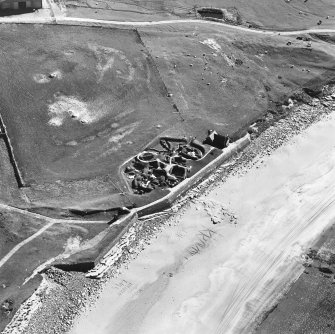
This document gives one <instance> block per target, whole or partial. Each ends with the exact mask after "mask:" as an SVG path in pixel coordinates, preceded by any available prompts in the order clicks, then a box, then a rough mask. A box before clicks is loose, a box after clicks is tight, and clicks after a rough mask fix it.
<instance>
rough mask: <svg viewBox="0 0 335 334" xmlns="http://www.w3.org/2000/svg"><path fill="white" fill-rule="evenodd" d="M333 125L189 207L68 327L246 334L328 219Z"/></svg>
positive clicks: (333, 198) (334, 198)
mask: <svg viewBox="0 0 335 334" xmlns="http://www.w3.org/2000/svg"><path fill="white" fill-rule="evenodd" d="M334 130H335V118H334V116H333V117H332V118H331V119H330V120H329V121H327V122H321V123H319V124H316V125H314V126H312V127H311V128H310V129H309V130H307V131H306V132H305V134H304V135H301V136H299V137H298V138H297V139H296V140H295V142H294V143H292V144H291V145H288V146H285V147H282V148H281V149H279V150H278V151H276V152H275V153H274V154H273V155H272V156H271V157H270V158H266V159H264V161H263V163H262V164H259V165H257V166H255V168H254V169H252V170H251V171H250V172H249V173H248V174H246V175H244V176H242V177H237V176H235V177H232V178H231V179H230V180H228V182H226V183H225V184H221V185H218V186H217V187H216V188H215V189H213V191H212V192H211V193H210V194H209V195H207V196H206V197H203V198H200V199H199V200H197V201H196V202H195V203H192V204H191V206H190V207H189V208H188V209H187V211H186V212H184V213H183V214H182V215H181V216H180V217H178V218H177V219H178V220H179V221H180V222H179V223H178V225H175V226H171V227H170V228H168V229H167V230H165V231H164V232H163V233H162V234H161V235H159V236H158V238H157V240H154V241H153V243H152V244H151V245H150V246H148V247H147V249H145V250H144V251H143V252H142V253H141V254H140V255H139V256H138V258H137V259H135V260H134V261H133V262H132V263H130V265H129V268H128V270H127V271H125V272H124V273H123V274H121V276H120V277H119V278H118V279H113V280H111V281H110V283H108V285H107V286H106V288H105V290H104V291H103V293H102V295H101V299H100V300H99V301H98V303H97V304H96V306H95V308H94V309H93V310H92V311H91V312H90V313H88V314H84V315H83V316H82V317H81V319H80V321H79V324H77V326H76V327H75V328H74V329H73V331H72V332H71V333H72V334H75V333H80V334H83V333H97V334H99V333H108V334H113V333H120V334H121V333H131V332H134V333H145V334H150V333H185V332H187V333H206V334H207V333H250V328H249V327H248V326H249V325H250V323H251V322H252V321H253V320H254V317H255V314H259V312H260V311H262V310H263V309H264V308H265V307H266V306H268V305H269V304H270V303H271V302H272V301H273V299H274V298H275V297H276V296H279V295H280V294H281V293H282V292H283V288H284V287H285V286H287V284H288V283H289V282H291V281H292V280H293V279H295V278H296V277H297V276H298V275H299V274H300V273H301V271H302V268H303V267H302V265H301V263H302V259H301V255H302V254H303V253H304V251H305V250H306V248H307V247H308V246H310V244H311V243H312V241H313V240H315V238H317V237H318V235H319V234H320V233H321V232H322V231H323V230H324V229H325V228H326V227H327V226H329V225H330V224H331V223H332V219H333V217H334V215H335V205H334V203H335V192H334V191H333V190H332V188H331V186H330V185H331V184H333V182H334V179H335V169H334V165H335V155H334V152H333V144H332V143H333V140H334V139H335V138H334V136H335V135H334V133H335V131H334ZM226 194H229V198H228V197H227V196H226ZM320 194H322V196H321V195H320ZM227 213H229V215H231V214H233V215H234V216H235V217H236V218H237V224H234V223H231V222H229V221H230V219H229V215H228V214H227ZM213 217H214V219H218V217H219V220H221V221H222V223H221V224H218V225H213V224H212V222H211V219H212V218H213ZM130 319H131V321H130Z"/></svg>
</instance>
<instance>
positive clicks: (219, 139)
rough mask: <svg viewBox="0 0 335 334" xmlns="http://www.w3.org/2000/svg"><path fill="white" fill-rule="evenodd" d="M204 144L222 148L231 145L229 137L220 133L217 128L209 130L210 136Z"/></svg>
mask: <svg viewBox="0 0 335 334" xmlns="http://www.w3.org/2000/svg"><path fill="white" fill-rule="evenodd" d="M204 144H207V145H210V146H213V147H216V148H218V149H220V150H222V149H223V148H225V147H227V146H228V145H229V137H228V136H223V135H219V134H218V133H217V132H216V131H215V130H208V136H207V138H206V139H205V140H204Z"/></svg>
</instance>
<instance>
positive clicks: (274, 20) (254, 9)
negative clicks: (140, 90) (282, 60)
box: [64, 0, 335, 30]
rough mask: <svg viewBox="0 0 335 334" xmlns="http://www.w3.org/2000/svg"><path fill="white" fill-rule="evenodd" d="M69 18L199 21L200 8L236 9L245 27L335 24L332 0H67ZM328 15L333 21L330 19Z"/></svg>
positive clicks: (284, 28) (297, 26)
mask: <svg viewBox="0 0 335 334" xmlns="http://www.w3.org/2000/svg"><path fill="white" fill-rule="evenodd" d="M64 2H65V4H66V7H67V11H68V15H69V16H77V17H90V18H98V19H99V18H100V19H110V20H120V21H150V20H153V21H154V20H169V19H178V18H195V10H196V8H200V7H216V8H227V9H228V8H232V7H234V8H236V9H237V10H238V11H239V13H240V15H241V18H242V21H243V23H244V24H245V25H249V24H251V25H252V26H254V27H260V28H267V29H279V30H281V29H282V30H294V29H305V28H310V27H318V25H317V22H318V21H319V20H322V25H321V26H320V27H330V26H331V25H333V24H334V22H335V3H334V1H332V0H318V1H316V0H308V1H304V0H292V1H285V0H210V1H208V0H155V1H148V0H144V1H138V0H117V1H110V0H99V1H87V0H64ZM327 16H329V18H328V19H327Z"/></svg>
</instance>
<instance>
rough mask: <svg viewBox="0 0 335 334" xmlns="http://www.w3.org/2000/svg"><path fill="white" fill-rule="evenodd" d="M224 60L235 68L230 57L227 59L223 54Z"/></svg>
mask: <svg viewBox="0 0 335 334" xmlns="http://www.w3.org/2000/svg"><path fill="white" fill-rule="evenodd" d="M223 58H224V60H225V61H226V62H227V63H228V65H229V66H235V61H234V59H232V58H231V57H228V56H227V55H226V54H225V53H224V54H223Z"/></svg>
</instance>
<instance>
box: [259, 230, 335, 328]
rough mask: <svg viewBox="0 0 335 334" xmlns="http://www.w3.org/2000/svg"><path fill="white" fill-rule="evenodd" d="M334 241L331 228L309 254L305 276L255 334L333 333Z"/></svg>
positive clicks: (334, 234)
mask: <svg viewBox="0 0 335 334" xmlns="http://www.w3.org/2000/svg"><path fill="white" fill-rule="evenodd" d="M334 239H335V230H334V228H333V227H332V228H330V229H328V230H327V231H325V232H324V234H323V235H322V236H321V237H320V240H319V241H318V242H317V244H316V245H315V246H314V247H313V248H311V249H310V250H309V252H308V253H307V254H306V255H307V257H308V258H309V260H308V261H307V262H306V269H305V272H304V273H303V274H302V275H301V276H300V278H299V279H298V280H297V281H296V282H295V283H294V284H293V285H292V287H291V288H290V290H289V291H288V293H287V294H286V295H285V296H284V297H283V298H282V300H280V301H279V303H278V304H277V306H276V308H275V309H274V310H272V311H271V313H267V314H266V317H264V318H263V320H262V322H261V324H260V326H259V328H258V329H257V330H256V331H255V334H258V333H259V334H263V333H281V334H282V333H283V334H286V333H316V332H317V333H325V334H330V333H334V331H335V323H334V318H335V310H334V303H335V289H334V284H335V277H334V272H335V261H334V260H335V257H334V255H335V249H334Z"/></svg>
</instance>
